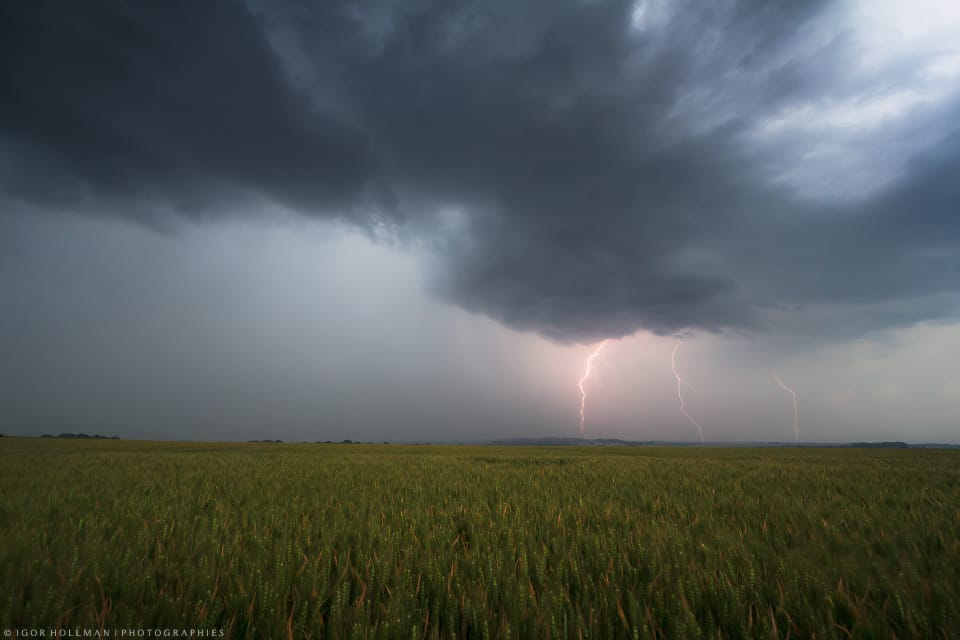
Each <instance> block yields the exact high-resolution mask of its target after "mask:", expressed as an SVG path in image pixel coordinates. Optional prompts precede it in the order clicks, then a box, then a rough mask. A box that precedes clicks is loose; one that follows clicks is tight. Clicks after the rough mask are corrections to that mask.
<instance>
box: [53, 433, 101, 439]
mask: <svg viewBox="0 0 960 640" xmlns="http://www.w3.org/2000/svg"><path fill="white" fill-rule="evenodd" d="M40 437H41V438H75V439H79V440H119V439H120V436H102V435H100V434H99V433H95V434H93V435H92V436H91V435H89V434H87V433H61V434H60V435H58V436H55V435H51V434H49V433H45V434H43V435H42V436H40Z"/></svg>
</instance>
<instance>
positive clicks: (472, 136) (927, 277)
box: [0, 0, 958, 341]
mask: <svg viewBox="0 0 960 640" xmlns="http://www.w3.org/2000/svg"><path fill="white" fill-rule="evenodd" d="M670 4H671V3H664V6H659V5H657V4H652V5H651V6H650V7H648V8H647V11H646V12H645V13H644V14H643V16H642V19H638V20H634V19H633V18H634V15H635V13H634V12H635V9H636V5H635V3H632V2H623V1H609V2H602V1H599V0H597V1H592V2H590V1H586V0H569V1H566V2H559V1H554V0H551V1H549V2H547V1H544V2H523V3H518V2H468V1H459V2H430V1H426V0H424V1H413V0H411V1H409V2H382V3H377V4H374V5H360V4H357V3H348V2H335V1H324V2H316V3H312V4H309V3H294V2H291V3H272V2H264V3H262V4H259V5H252V8H251V9H250V10H248V9H247V8H246V7H244V6H243V5H240V4H238V3H235V2H234V3H231V2H210V3H206V2H205V3H178V2H173V3H161V4H150V5H145V6H127V5H125V4H118V3H108V2H99V3H94V4H90V3H87V4H84V5H83V8H79V7H80V5H71V7H76V8H73V9H65V8H63V7H61V6H54V5H53V4H46V3H26V2H24V3H20V4H16V5H7V8H6V9H5V10H4V11H5V13H6V14H7V15H4V16H2V18H3V20H2V22H0V24H3V25H4V26H2V27H0V29H2V30H3V32H2V33H0V42H2V43H3V44H2V45H0V47H2V50H0V54H2V60H3V61H4V62H3V63H0V64H3V65H4V69H3V71H4V77H6V78H9V79H8V80H7V83H8V84H9V87H10V88H11V89H12V91H8V92H7V93H8V94H10V97H9V98H8V99H7V100H5V101H4V103H3V105H2V106H0V124H2V128H3V136H4V141H5V147H6V152H5V153H4V157H3V160H2V162H3V164H2V165H0V167H2V170H3V171H4V173H3V179H4V190H5V192H6V195H7V197H8V198H9V199H11V200H16V201H20V202H23V201H26V202H36V203H41V204H50V205H59V206H75V205H74V203H75V202H77V201H78V200H80V201H82V202H84V203H85V206H86V207H87V208H90V209H100V208H107V207H112V208H113V209H116V210H118V211H122V212H124V214H125V215H146V213H149V212H150V211H151V210H152V209H153V208H156V207H173V208H176V209H179V210H181V211H183V212H184V213H186V214H188V215H197V214H199V213H201V212H205V211H210V210H217V209H221V208H225V207H230V206H233V205H235V204H236V203H237V202H240V201H242V199H243V198H244V197H248V196H251V195H255V194H259V195H262V196H264V197H266V198H269V199H272V200H275V201H278V202H280V203H283V204H286V205H288V206H291V207H294V208H297V209H299V210H301V211H304V212H307V213H319V214H328V215H331V214H339V215H341V216H344V217H352V218H354V219H360V216H364V215H367V216H369V215H370V214H374V215H375V216H381V218H380V219H384V217H385V218H386V219H388V220H392V221H393V222H397V223H398V224H399V220H400V215H401V213H402V214H404V215H405V222H404V223H403V225H404V226H403V227H402V233H404V234H406V235H408V236H412V237H415V238H416V239H417V240H418V241H420V242H423V243H424V244H425V245H426V246H428V247H429V248H430V249H431V251H432V252H433V253H434V255H435V256H436V257H437V259H438V268H437V273H436V274H435V276H434V279H433V285H434V288H435V289H436V290H437V291H438V292H439V293H440V294H441V295H442V296H444V297H445V298H447V299H449V300H451V301H454V302H455V303H457V304H459V305H461V306H463V307H465V308H468V309H470V310H473V311H476V312H479V313H483V314H486V315H489V316H491V317H494V318H496V319H498V320H500V321H502V322H504V323H506V324H508V325H510V326H513V327H516V328H521V329H526V330H532V331H536V332H538V333H541V334H543V335H546V336H549V337H551V338H553V339H556V340H560V341H576V340H594V339H597V338H600V337H610V336H620V335H625V334H629V333H632V332H633V331H635V330H637V329H640V328H643V329H648V330H653V331H656V332H660V333H669V332H674V331H682V330H690V329H703V330H710V331H715V330H723V329H726V328H744V327H752V326H757V325H761V324H763V322H764V314H765V313H766V312H767V311H768V310H771V309H773V310H776V309H781V310H782V309H793V308H802V307H803V306H804V305H829V304H862V305H867V306H869V305H886V306H885V308H889V307H890V306H891V305H892V306H893V307H895V308H896V310H897V311H898V313H893V312H885V315H884V316H883V317H879V318H878V317H873V318H871V320H870V322H871V323H872V324H874V325H878V326H882V325H884V322H885V321H886V322H888V323H895V322H900V321H902V317H903V315H902V313H899V311H902V310H903V307H902V306H897V305H900V304H901V303H902V305H906V306H908V307H909V305H911V304H912V302H911V301H912V300H914V299H920V298H924V297H927V298H929V297H930V296H937V295H949V294H950V293H951V292H955V290H956V285H957V262H956V255H957V242H956V240H954V239H952V238H955V237H957V236H956V235H954V236H948V235H946V234H944V233H943V230H945V229H946V228H954V227H955V226H956V215H955V213H956V211H955V209H956V203H957V201H958V198H957V195H958V194H957V192H956V187H951V186H950V184H951V181H950V180H949V179H947V177H948V176H949V175H950V174H951V172H952V171H953V170H954V169H955V168H956V167H957V165H958V155H957V144H956V140H955V138H954V139H948V140H947V141H946V142H943V143H941V145H940V146H939V147H937V148H936V149H934V150H933V151H931V152H930V153H928V154H927V155H926V157H925V158H924V159H918V160H916V161H915V162H913V163H912V164H910V165H908V169H907V171H906V173H905V175H904V176H903V177H902V178H901V180H900V181H899V182H896V183H895V184H892V185H890V186H889V187H888V188H887V189H886V190H884V191H882V192H879V193H875V194H873V195H872V196H871V197H870V198H868V199H865V200H860V201H857V202H855V203H852V204H851V203H847V204H815V203H814V202H813V201H812V200H810V199H803V198H801V197H800V196H799V195H798V194H796V193H795V192H793V191H791V190H790V189H789V188H788V187H787V186H784V185H782V184H778V183H776V182H775V181H771V180H770V179H768V178H769V177H770V166H771V164H775V163H774V162H773V161H775V160H776V159H777V158H778V157H779V154H780V150H778V149H773V150H771V149H763V148H761V147H758V146H756V145H753V146H751V145H750V144H748V141H749V138H750V133H751V131H752V127H754V126H755V125H757V124H758V122H759V121H760V120H762V119H763V118H765V117H767V116H768V115H769V114H770V113H773V112H775V110H776V109H778V108H780V106H781V105H783V104H786V103H789V102H790V101H798V100H801V99H802V98H803V97H804V96H807V97H810V96H816V95H818V92H823V91H826V87H829V86H830V83H831V82H834V81H835V80H836V77H837V75H838V73H839V71H837V68H838V64H836V63H837V62H838V61H841V59H842V56H843V55H845V52H846V49H845V46H846V45H845V43H846V37H845V35H844V34H843V33H840V34H837V35H835V36H834V37H832V38H828V39H826V40H824V41H823V42H820V43H817V44H816V46H813V47H812V48H809V49H807V50H803V51H801V52H799V53H798V52H797V49H796V38H798V37H799V36H798V34H799V33H800V30H801V29H803V28H804V27H805V25H808V24H809V21H810V19H811V18H813V17H815V16H817V15H818V12H819V11H821V10H822V8H823V6H824V3H820V2H800V3H786V4H784V3H764V2H740V3H735V2H721V3H694V4H692V5H691V6H687V7H681V8H679V9H678V8H676V7H673V8H672V9H673V10H672V11H668V9H669V8H670V7H667V6H666V5H670ZM14 7H15V8H14ZM791 47H792V48H791ZM831 63H835V64H831ZM788 151H789V149H784V150H783V152H784V153H786V152H788ZM51 185H57V186H56V187H51ZM938 308H939V309H940V311H938V312H937V313H938V314H942V313H943V310H942V308H941V307H938ZM913 311H914V313H913V314H912V315H911V316H910V317H914V318H923V317H925V315H929V314H925V313H924V311H923V309H914V310H913ZM930 312H931V314H932V313H933V308H932V307H931V310H930ZM864 326H866V325H864Z"/></svg>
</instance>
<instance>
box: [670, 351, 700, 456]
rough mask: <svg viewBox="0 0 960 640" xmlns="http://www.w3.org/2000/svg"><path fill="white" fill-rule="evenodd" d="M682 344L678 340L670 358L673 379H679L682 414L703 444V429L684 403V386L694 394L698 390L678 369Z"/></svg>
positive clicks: (678, 389)
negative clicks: (694, 428) (698, 434)
mask: <svg viewBox="0 0 960 640" xmlns="http://www.w3.org/2000/svg"><path fill="white" fill-rule="evenodd" d="M682 344H683V340H677V344H676V346H674V347H673V353H672V354H671V356H670V362H671V363H672V364H673V377H674V378H676V379H677V397H678V398H679V399H680V413H682V414H683V415H684V416H686V418H687V420H689V421H690V423H691V424H693V426H695V427H696V428H697V431H698V432H699V433H700V442H703V427H701V426H700V423H699V422H697V421H696V420H694V419H693V417H692V416H691V415H690V414H689V413H687V409H686V404H685V403H684V401H683V385H687V386H688V387H690V388H691V389H692V390H693V391H694V392H696V389H694V387H693V385H692V384H690V383H689V382H687V381H686V380H684V379H683V377H682V376H681V375H680V371H679V370H678V369H677V351H679V350H680V345H682Z"/></svg>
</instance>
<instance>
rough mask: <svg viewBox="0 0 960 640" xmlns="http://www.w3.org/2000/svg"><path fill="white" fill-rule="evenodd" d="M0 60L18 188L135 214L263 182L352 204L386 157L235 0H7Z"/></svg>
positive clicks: (42, 199) (323, 201) (212, 201)
mask: <svg viewBox="0 0 960 640" xmlns="http://www.w3.org/2000/svg"><path fill="white" fill-rule="evenodd" d="M0 72H2V77H3V78H4V80H3V82H4V84H5V85H6V87H5V90H4V99H3V102H2V107H0V126H2V129H3V139H2V140H3V143H4V156H5V158H4V161H3V163H4V166H3V170H4V173H3V181H4V185H3V186H4V190H5V191H6V194H7V196H8V197H10V198H15V199H27V200H31V201H34V202H38V203H42V204H50V205H54V206H60V207H64V208H75V207H77V206H78V205H79V206H81V207H86V208H89V209H101V210H102V209H105V208H113V209H118V210H121V211H122V212H123V214H124V215H134V216H143V215H149V214H150V213H151V211H152V210H153V209H156V208H158V207H169V208H173V209H176V210H178V211H180V212H183V213H185V214H187V215H199V214H201V213H203V212H206V211H210V210H214V209H216V208H218V207H223V206H225V205H226V206H229V205H232V204H237V203H238V202H239V201H240V200H241V199H242V198H243V197H244V196H245V195H246V196H249V195H253V194H257V193H258V192H259V193H263V194H266V195H267V196H269V197H272V198H274V199H276V200H279V201H280V202H282V203H284V204H287V205H291V206H296V207H311V208H316V207H325V208H333V207H341V208H342V207H350V206H353V205H354V204H357V203H358V198H359V197H360V196H362V195H363V192H364V190H365V188H366V187H368V186H369V185H368V183H367V180H368V178H369V176H370V175H371V174H372V171H373V168H374V165H375V163H376V158H375V156H374V154H373V153H372V151H371V148H370V141H369V139H368V138H367V137H366V136H365V135H364V134H363V133H362V132H360V131H359V130H358V129H357V128H356V127H355V126H353V125H351V124H350V123H349V121H348V120H347V119H345V118H344V117H342V116H341V115H339V114H336V113H333V112H332V111H330V110H328V109H323V108H322V107H318V106H316V105H313V104H311V103H310V101H309V100H308V99H307V98H306V97H305V96H303V95H302V94H300V93H298V92H296V91H292V90H291V89H290V87H289V86H288V84H287V82H286V80H285V77H284V74H283V70H282V69H281V67H280V64H279V61H278V60H277V58H276V56H275V55H274V53H273V51H272V50H271V48H270V46H269V45H268V43H267V40H266V36H265V33H264V30H263V25H262V24H261V22H260V21H259V20H258V19H256V18H255V17H254V16H253V15H252V14H250V13H249V12H248V11H246V10H245V9H244V8H243V7H242V6H241V5H238V4H237V3H236V2H231V1H229V0H214V1H212V2H199V3H196V2H178V1H174V2H151V3H126V2H116V1H111V0H99V1H94V2H83V3H64V2H32V1H22V2H20V1H14V2H9V3H4V5H3V7H2V8H0Z"/></svg>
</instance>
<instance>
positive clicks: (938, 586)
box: [0, 438, 960, 638]
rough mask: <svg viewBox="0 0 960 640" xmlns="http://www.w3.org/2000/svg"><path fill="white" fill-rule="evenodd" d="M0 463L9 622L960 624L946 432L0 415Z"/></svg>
mask: <svg viewBox="0 0 960 640" xmlns="http://www.w3.org/2000/svg"><path fill="white" fill-rule="evenodd" d="M0 462H2V464H0V599H2V600H0V628H2V629H15V630H16V629H23V628H44V629H51V628H63V629H75V628H84V629H105V630H110V629H118V628H144V627H150V628H219V629H223V630H224V633H225V635H226V636H227V637H235V638H260V637H266V638H273V637H280V638H283V637H297V638H300V637H329V638H349V637H358V638H364V637H376V638H436V637H441V638H453V637H459V638H481V637H501V638H508V637H509V638H576V637H584V638H618V637H640V638H646V637H666V638H728V637H729V638H741V637H747V638H751V637H759V638H768V637H791V638H809V637H813V636H816V637H817V638H846V637H856V638H893V637H897V638H927V637H932V638H950V637H960V452H949V451H918V450H854V449H836V450H825V449H819V450H815V449H766V450H751V449H701V448H684V449H668V448H526V447H522V448H521V447H517V448H492V447H439V446H396V445H391V446H373V445H313V444H311V445H308V444H206V443H140V442H125V441H100V442H97V441H94V442H91V441H62V440H36V439H11V438H6V439H2V440H0ZM115 637H116V636H115Z"/></svg>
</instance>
